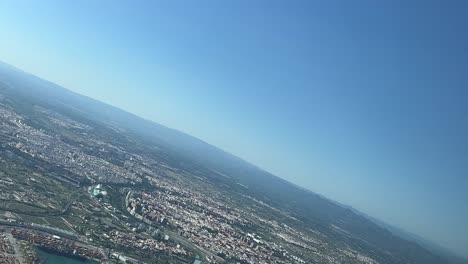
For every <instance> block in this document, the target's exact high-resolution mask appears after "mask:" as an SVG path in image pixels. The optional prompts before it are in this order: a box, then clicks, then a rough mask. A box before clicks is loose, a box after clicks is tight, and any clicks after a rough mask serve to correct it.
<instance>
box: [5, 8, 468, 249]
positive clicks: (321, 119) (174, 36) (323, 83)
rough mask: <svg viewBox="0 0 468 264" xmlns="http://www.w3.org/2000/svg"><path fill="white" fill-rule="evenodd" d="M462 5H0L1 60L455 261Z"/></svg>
mask: <svg viewBox="0 0 468 264" xmlns="http://www.w3.org/2000/svg"><path fill="white" fill-rule="evenodd" d="M467 8H468V4H467V3H466V2H463V1H446V2H443V1H411V3H407V1H391V2H390V1H389V2H386V3H382V2H375V1H355V2H352V3H351V2H347V1H327V2H325V1H270V0H269V1H267V0H258V1H255V2H252V1H235V2H227V1H223V2H220V1H197V3H195V2H186V1H184V2H183V1H147V2H143V1H141V2H138V4H135V3H133V2H132V3H131V2H130V1H128V2H125V1H122V2H115V1H99V2H95V1H86V0H83V1H75V2H64V1H41V2H35V1H0V22H1V23H0V34H1V36H2V41H1V42H0V60H2V61H5V62H7V63H10V64H12V65H14V66H16V67H18V68H20V69H22V70H25V71H27V72H30V73H32V74H35V75H38V76H40V77H42V78H44V79H47V80H50V81H52V82H56V83H58V84H60V85H62V86H64V87H66V88H68V89H71V90H73V91H76V92H78V93H81V94H84V95H87V96H90V97H92V98H95V99H98V100H101V101H104V102H107V103H110V104H112V105H115V106H118V107H121V108H123V109H125V110H127V111H129V112H132V113H135V114H137V115H140V116H142V117H145V118H147V119H151V120H154V121H156V122H158V123H161V124H164V125H167V126H168V127H172V128H175V129H178V130H181V131H184V132H186V133H188V134H191V135H193V136H196V137H198V138H201V139H203V140H205V141H207V142H209V143H210V144H213V145H216V146H218V147H220V148H222V149H224V150H227V151H228V152H231V153H233V154H235V155H237V156H239V157H242V158H244V159H246V160H248V161H249V162H252V163H253V164H255V165H258V166H259V167H261V168H263V169H266V170H268V171H271V172H273V173H274V174H276V175H278V176H280V177H282V178H284V179H286V180H288V181H291V182H293V183H295V184H297V185H300V186H302V187H304V188H308V189H310V190H313V191H314V192H317V193H319V194H322V195H325V196H327V197H329V198H331V199H334V200H336V201H338V202H340V203H343V204H347V205H351V206H353V207H355V208H358V209H359V210H362V211H363V212H365V213H366V214H369V215H371V216H373V217H376V218H378V219H382V220H384V221H385V222H387V223H390V224H393V225H396V226H398V227H402V228H404V229H405V230H408V231H410V232H413V233H416V234H418V235H421V236H423V237H426V238H428V239H430V240H432V241H435V242H437V243H438V244H440V245H442V246H444V247H447V248H449V249H451V250H453V251H455V252H457V253H459V254H461V255H464V256H465V257H468V228H467V226H466V223H468V210H466V202H467V201H468V192H467V190H468V177H467V176H468V162H467V161H468V137H467V135H468V119H467V118H466V115H467V113H468V104H467V103H466V102H468V89H467V87H468V76H467V75H466V73H465V71H466V69H468V51H467V49H466V47H468V36H467V35H468V34H467V31H466V25H467V24H468V21H467V20H468V17H467V16H466V10H467Z"/></svg>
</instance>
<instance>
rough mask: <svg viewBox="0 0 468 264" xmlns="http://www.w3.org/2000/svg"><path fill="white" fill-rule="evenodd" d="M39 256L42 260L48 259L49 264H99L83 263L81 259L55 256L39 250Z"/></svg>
mask: <svg viewBox="0 0 468 264" xmlns="http://www.w3.org/2000/svg"><path fill="white" fill-rule="evenodd" d="M36 252H37V256H38V257H39V259H40V260H43V259H45V258H47V262H46V263H47V264H83V263H97V262H90V261H83V260H79V259H74V258H70V257H65V256H59V255H54V254H52V253H50V252H46V251H44V250H41V249H37V250H36Z"/></svg>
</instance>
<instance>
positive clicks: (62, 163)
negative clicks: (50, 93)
mask: <svg viewBox="0 0 468 264" xmlns="http://www.w3.org/2000/svg"><path fill="white" fill-rule="evenodd" d="M49 118H50V119H51V120H58V119H57V118H53V117H49ZM68 122H71V121H68ZM51 123H53V124H55V125H57V126H62V129H69V127H70V126H73V127H75V129H76V124H67V119H63V120H62V121H60V123H58V122H57V121H56V122H52V121H51ZM57 131H60V130H59V129H57ZM0 137H4V138H5V139H8V140H4V142H7V143H6V144H7V146H8V147H11V148H13V149H16V150H18V151H20V152H22V153H25V154H27V155H30V156H31V157H33V158H38V159H41V160H43V161H45V162H48V163H50V164H54V165H56V166H57V167H61V168H65V169H66V171H68V172H69V174H70V175H60V177H62V180H65V181H69V182H70V183H72V184H79V183H80V182H81V181H83V180H85V179H86V178H87V179H94V180H96V181H99V182H108V183H136V182H139V181H140V178H139V177H138V176H137V175H135V174H134V173H132V172H130V171H129V170H127V169H126V168H125V167H123V166H117V165H115V164H113V163H111V162H109V161H107V160H106V159H102V158H100V157H99V156H105V155H106V153H105V152H106V149H108V148H112V153H113V155H116V153H117V154H118V152H119V151H120V152H122V153H123V151H121V150H119V149H117V148H115V147H114V146H111V145H109V144H107V143H105V142H102V141H100V140H98V139H93V138H90V136H89V135H88V134H87V133H84V134H83V138H73V139H71V138H66V137H65V136H63V135H60V134H52V133H50V131H45V130H43V129H41V128H36V127H34V126H32V125H31V124H28V122H27V121H25V119H24V118H23V117H22V116H21V115H18V114H17V113H15V112H14V111H10V110H9V109H7V108H0ZM87 146H88V147H87ZM91 152H92V153H91ZM101 152H102V153H101Z"/></svg>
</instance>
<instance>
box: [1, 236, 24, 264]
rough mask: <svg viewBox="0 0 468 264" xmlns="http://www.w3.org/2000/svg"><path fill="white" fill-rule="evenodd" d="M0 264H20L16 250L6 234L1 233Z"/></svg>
mask: <svg viewBox="0 0 468 264" xmlns="http://www.w3.org/2000/svg"><path fill="white" fill-rule="evenodd" d="M0 264H20V262H19V260H18V259H17V258H16V256H15V249H14V248H13V246H12V245H11V243H10V240H9V239H8V238H7V236H6V235H5V234H1V233H0Z"/></svg>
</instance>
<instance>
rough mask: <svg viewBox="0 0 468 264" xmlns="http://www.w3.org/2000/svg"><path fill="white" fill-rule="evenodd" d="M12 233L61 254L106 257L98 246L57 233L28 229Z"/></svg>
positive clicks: (15, 230)
mask: <svg viewBox="0 0 468 264" xmlns="http://www.w3.org/2000/svg"><path fill="white" fill-rule="evenodd" d="M11 234H12V235H13V237H15V238H16V239H20V240H25V241H28V242H31V243H33V244H35V245H38V246H39V247H42V248H45V249H48V250H52V251H55V252H59V253H61V254H65V255H70V256H75V257H82V258H84V259H91V260H102V259H105V258H106V257H105V255H104V254H103V253H102V252H101V251H100V250H99V249H98V248H95V247H92V246H88V245H82V244H78V243H76V242H75V241H71V240H69V239H65V238H61V237H59V236H56V235H49V234H46V233H41V232H36V231H32V230H27V229H13V230H12V231H11Z"/></svg>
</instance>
